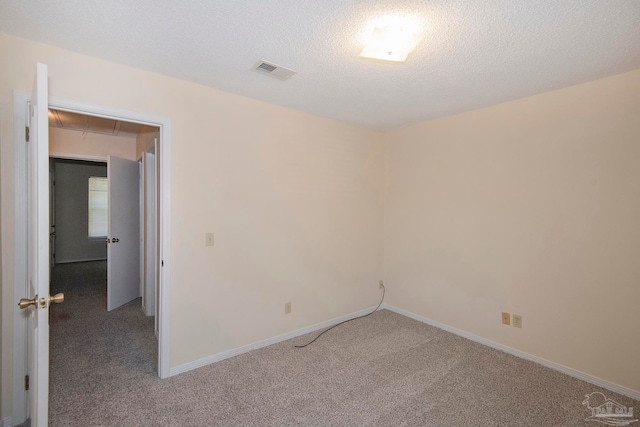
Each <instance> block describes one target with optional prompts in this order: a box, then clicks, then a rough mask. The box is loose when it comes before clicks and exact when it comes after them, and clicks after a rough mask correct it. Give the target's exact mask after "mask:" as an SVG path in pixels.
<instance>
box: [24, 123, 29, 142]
mask: <svg viewBox="0 0 640 427" xmlns="http://www.w3.org/2000/svg"><path fill="white" fill-rule="evenodd" d="M24 139H25V141H27V142H29V126H25V127H24Z"/></svg>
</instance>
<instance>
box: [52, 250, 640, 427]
mask: <svg viewBox="0 0 640 427" xmlns="http://www.w3.org/2000/svg"><path fill="white" fill-rule="evenodd" d="M104 268H105V266H104V263H100V262H98V263H83V264H73V265H72V264H67V265H61V266H57V267H56V268H55V270H54V276H53V277H54V283H53V284H52V288H53V290H54V292H58V291H63V292H65V293H66V295H67V300H66V301H65V303H64V304H62V305H59V306H55V305H54V306H53V307H52V311H51V340H52V341H51V398H50V425H51V426H287V425H304V426H585V425H589V426H597V425H601V424H598V423H595V422H586V421H585V419H586V418H587V417H588V416H590V415H591V413H590V411H589V410H588V409H587V408H586V407H585V406H583V405H582V401H583V400H584V397H585V395H586V394H588V393H591V392H595V391H600V392H602V393H604V395H606V396H607V397H609V398H611V399H614V400H616V401H617V402H619V403H621V404H623V405H625V406H630V407H634V411H635V412H636V413H640V402H638V401H634V400H632V399H629V398H627V397H624V396H621V395H618V394H615V393H612V392H609V391H607V390H604V389H601V388H599V387H596V386H594V385H591V384H588V383H585V382H583V381H579V380H577V379H574V378H571V377H568V376H566V375H563V374H560V373H558V372H555V371H552V370H550V369H547V368H544V367H542V366H539V365H536V364H534V363H531V362H527V361H525V360H522V359H519V358H516V357H514V356H510V355H508V354H506V353H503V352H500V351H498V350H494V349H491V348H488V347H485V346H482V345H479V344H476V343H473V342H471V341H468V340H466V339H464V338H460V337H458V336H456V335H452V334H450V333H447V332H444V331H442V330H439V329H436V328H433V327H430V326H427V325H424V324H422V323H419V322H416V321H414V320H411V319H408V318H406V317H403V316H400V315H398V314H396V313H392V312H390V311H387V310H382V311H379V312H377V313H375V314H374V315H372V316H369V317H366V318H364V319H361V320H356V321H353V322H349V323H346V324H344V325H342V326H339V327H338V328H336V329H334V330H332V331H330V332H328V333H326V334H325V335H324V336H322V337H321V338H320V339H319V340H318V341H316V342H315V343H314V344H312V345H311V346H309V347H307V348H303V349H297V348H294V347H293V346H294V345H295V344H301V343H305V342H307V341H308V340H309V339H310V338H312V337H313V336H315V333H314V334H310V335H307V336H303V337H298V338H296V339H293V340H290V341H286V342H282V343H279V344H275V345H272V346H270V347H266V348H263V349H260V350H256V351H253V352H250V353H246V354H243V355H240V356H237V357H234V358H232V359H227V360H225V361H222V362H219V363H216V364H214V365H209V366H206V367H204V368H200V369H197V370H194V371H191V372H187V373H185V374H181V375H178V376H175V377H172V378H169V379H167V380H159V379H158V378H157V376H156V374H155V366H156V349H155V346H156V341H155V338H154V337H153V320H152V319H151V318H145V317H144V315H143V314H142V312H141V310H140V307H139V305H140V300H136V301H134V302H132V303H130V304H128V305H127V306H125V307H122V308H120V309H118V310H116V311H114V312H111V313H107V312H106V310H105V307H106V300H105V298H106V296H105V289H104V279H105V277H104V275H105V273H104ZM252 321H256V322H257V321H259V319H247V322H252ZM202 339H207V337H206V331H203V336H202ZM635 418H637V417H635ZM602 425H603V424H602ZM633 425H634V424H632V426H633ZM635 425H639V426H640V422H638V423H635Z"/></svg>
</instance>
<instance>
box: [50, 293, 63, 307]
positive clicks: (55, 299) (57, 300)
mask: <svg viewBox="0 0 640 427" xmlns="http://www.w3.org/2000/svg"><path fill="white" fill-rule="evenodd" d="M63 301H64V294H63V293H62V292H60V293H57V294H55V295H54V296H52V297H51V296H50V297H49V303H52V302H55V303H56V304H60V303H61V302H63Z"/></svg>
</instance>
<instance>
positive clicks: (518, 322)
mask: <svg viewBox="0 0 640 427" xmlns="http://www.w3.org/2000/svg"><path fill="white" fill-rule="evenodd" d="M513 326H514V327H516V328H522V316H520V315H519V314H514V315H513Z"/></svg>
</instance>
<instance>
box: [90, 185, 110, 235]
mask: <svg viewBox="0 0 640 427" xmlns="http://www.w3.org/2000/svg"><path fill="white" fill-rule="evenodd" d="M107 184H108V181H107V178H103V177H99V176H92V177H89V237H106V236H107Z"/></svg>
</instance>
